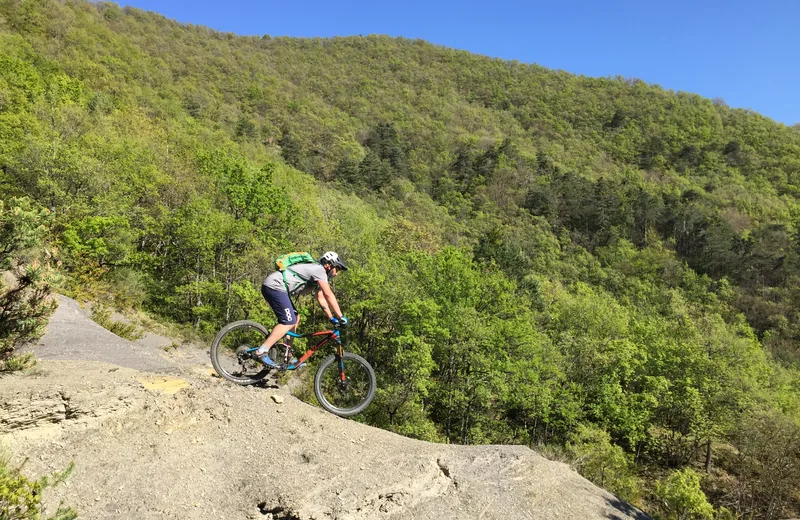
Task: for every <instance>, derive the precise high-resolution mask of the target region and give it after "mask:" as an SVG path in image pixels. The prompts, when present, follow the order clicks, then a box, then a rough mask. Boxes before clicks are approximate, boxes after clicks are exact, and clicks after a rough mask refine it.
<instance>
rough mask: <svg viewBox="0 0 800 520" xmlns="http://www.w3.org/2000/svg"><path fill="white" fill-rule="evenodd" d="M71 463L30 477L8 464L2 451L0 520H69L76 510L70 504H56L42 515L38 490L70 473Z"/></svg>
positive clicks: (57, 481) (40, 496) (72, 466)
mask: <svg viewBox="0 0 800 520" xmlns="http://www.w3.org/2000/svg"><path fill="white" fill-rule="evenodd" d="M74 466H75V465H74V463H70V464H69V465H68V466H67V467H66V469H64V471H61V472H58V473H54V474H52V475H50V476H43V477H41V478H39V479H38V480H31V479H30V478H28V477H26V476H25V475H24V474H23V473H22V468H21V467H14V466H11V464H10V462H9V459H8V457H7V456H6V455H4V454H0V518H2V519H3V520H72V519H74V518H77V517H78V514H77V513H76V512H75V510H73V509H72V508H71V507H65V506H64V505H63V504H59V506H58V509H57V510H56V512H55V513H54V514H53V515H51V516H42V515H43V513H44V511H43V510H42V503H41V501H42V492H43V491H44V490H45V489H47V488H48V487H53V486H56V485H58V484H60V483H61V482H64V481H65V480H66V479H67V477H69V474H70V473H72V469H73V468H74Z"/></svg>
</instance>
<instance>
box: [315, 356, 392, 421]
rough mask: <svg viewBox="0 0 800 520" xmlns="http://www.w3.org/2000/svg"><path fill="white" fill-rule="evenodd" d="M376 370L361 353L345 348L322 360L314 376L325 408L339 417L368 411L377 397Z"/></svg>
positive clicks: (316, 393)
mask: <svg viewBox="0 0 800 520" xmlns="http://www.w3.org/2000/svg"><path fill="white" fill-rule="evenodd" d="M376 387H377V383H376V382H375V371H374V370H372V367H371V366H370V364H369V363H368V362H367V360H366V359H364V358H362V357H361V356H359V355H358V354H353V353H352V352H345V353H344V355H342V357H341V358H340V357H339V356H337V355H331V356H328V357H327V358H325V359H324V360H323V361H322V364H321V365H320V366H319V369H317V373H316V375H315V376H314V394H315V395H316V396H317V401H319V404H321V405H322V407H323V408H324V409H326V410H327V411H329V412H331V413H332V414H334V415H338V416H339V417H350V416H352V415H356V414H357V413H360V412H362V411H364V409H365V408H366V407H367V406H369V403H371V402H372V399H373V398H374V397H375V388H376Z"/></svg>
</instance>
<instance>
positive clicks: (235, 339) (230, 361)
mask: <svg viewBox="0 0 800 520" xmlns="http://www.w3.org/2000/svg"><path fill="white" fill-rule="evenodd" d="M268 335H269V331H268V330H267V329H266V328H265V327H264V326H263V325H261V324H260V323H256V322H254V321H248V320H242V321H234V322H233V323H229V324H228V325H225V326H224V327H223V328H222V330H220V331H219V332H218V333H217V337H215V338H214V343H212V344H211V364H212V365H214V370H216V371H217V374H219V375H220V377H223V378H225V379H227V380H228V381H231V382H233V383H236V384H238V385H252V384H254V383H257V382H259V381H261V380H262V379H264V378H265V377H267V374H268V373H269V369H268V368H267V367H265V366H264V365H263V364H261V363H259V362H258V361H256V360H255V359H252V358H251V357H250V354H249V353H248V351H249V350H251V349H253V348H255V347H258V346H259V345H261V344H262V343H264V340H265V339H267V336H268Z"/></svg>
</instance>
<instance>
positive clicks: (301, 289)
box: [253, 251, 348, 367]
mask: <svg viewBox="0 0 800 520" xmlns="http://www.w3.org/2000/svg"><path fill="white" fill-rule="evenodd" d="M346 270H347V266H346V265H344V262H342V259H341V258H339V255H338V254H337V253H336V252H334V251H328V252H327V253H325V254H324V255H322V256H321V257H320V259H319V262H308V263H299V264H293V265H292V266H291V267H287V268H285V269H284V270H283V272H282V271H275V272H273V273H270V274H269V275H268V276H267V277H266V278H265V279H264V283H263V284H262V285H261V294H262V295H263V296H264V299H265V300H267V303H269V306H270V307H272V310H273V312H275V317H277V318H278V324H277V325H275V327H274V328H273V329H272V332H270V334H269V336H267V339H266V340H265V341H264V343H263V344H262V345H261V346H260V347H259V348H258V350H256V351H255V352H253V357H254V358H255V359H256V360H257V361H259V362H261V363H263V364H264V365H266V366H268V367H276V366H277V364H276V363H275V362H274V361H273V360H272V359H271V358H270V357H269V355H268V354H267V353H268V351H269V349H270V348H271V347H272V345H274V344H275V343H277V342H278V340H279V339H281V338H282V337H283V336H285V335H286V333H287V332H289V331H292V332H295V333H296V332H297V325H298V324H299V323H300V317H299V316H298V315H297V311H296V310H295V308H294V304H293V303H292V300H291V298H290V296H299V295H301V294H307V293H309V292H311V291H313V290H315V289H318V290H317V291H316V297H317V302H319V305H320V307H322V310H323V312H324V313H325V315H326V316H328V319H330V320H331V323H333V324H334V325H347V323H348V319H347V318H345V317H344V316H343V315H342V311H341V309H339V302H338V301H337V300H336V296H335V295H334V294H333V291H332V290H331V286H330V284H329V283H328V280H329V279H331V278H335V277H336V276H337V275H338V274H339V273H340V272H342V271H346ZM289 341H291V338H290V339H289Z"/></svg>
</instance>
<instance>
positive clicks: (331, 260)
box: [319, 251, 347, 271]
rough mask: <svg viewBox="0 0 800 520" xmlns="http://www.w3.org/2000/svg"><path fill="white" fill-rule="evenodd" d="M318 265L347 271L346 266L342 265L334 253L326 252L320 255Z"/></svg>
mask: <svg viewBox="0 0 800 520" xmlns="http://www.w3.org/2000/svg"><path fill="white" fill-rule="evenodd" d="M319 263H321V264H322V265H325V264H331V266H333V267H336V268H338V269H339V270H341V271H347V266H346V265H344V262H342V259H341V258H339V255H338V254H336V252H335V251H328V252H327V253H325V254H324V255H322V256H321V257H320V259H319Z"/></svg>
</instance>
